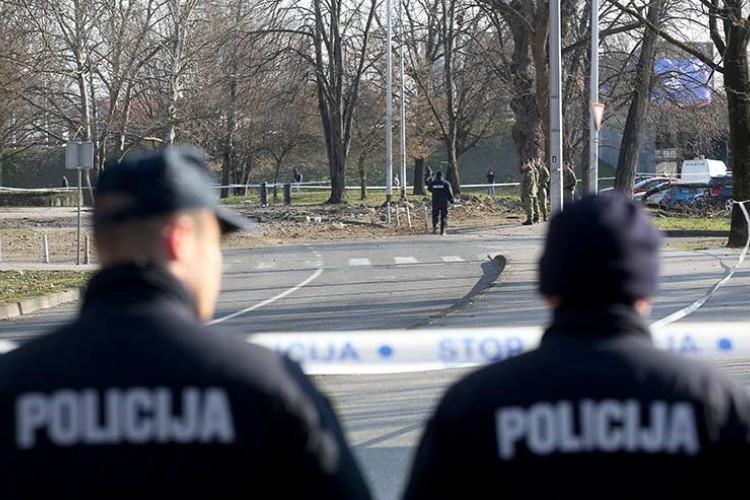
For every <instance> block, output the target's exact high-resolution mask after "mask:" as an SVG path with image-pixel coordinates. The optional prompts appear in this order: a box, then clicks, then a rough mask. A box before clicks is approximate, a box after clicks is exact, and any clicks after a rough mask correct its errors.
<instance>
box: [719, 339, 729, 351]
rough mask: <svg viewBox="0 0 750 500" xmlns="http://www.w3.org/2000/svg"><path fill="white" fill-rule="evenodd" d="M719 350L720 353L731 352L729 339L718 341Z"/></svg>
mask: <svg viewBox="0 0 750 500" xmlns="http://www.w3.org/2000/svg"><path fill="white" fill-rule="evenodd" d="M719 350H721V351H731V350H732V340H731V339H719Z"/></svg>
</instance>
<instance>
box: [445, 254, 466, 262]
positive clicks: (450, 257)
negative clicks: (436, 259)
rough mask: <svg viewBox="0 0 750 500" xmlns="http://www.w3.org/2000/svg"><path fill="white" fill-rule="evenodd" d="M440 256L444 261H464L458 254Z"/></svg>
mask: <svg viewBox="0 0 750 500" xmlns="http://www.w3.org/2000/svg"><path fill="white" fill-rule="evenodd" d="M440 258H441V259H443V262H463V261H464V259H462V258H461V257H459V256H458V255H446V256H443V257H440Z"/></svg>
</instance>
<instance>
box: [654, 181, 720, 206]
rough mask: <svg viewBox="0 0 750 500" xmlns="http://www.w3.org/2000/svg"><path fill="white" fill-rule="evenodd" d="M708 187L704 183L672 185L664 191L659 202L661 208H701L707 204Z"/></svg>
mask: <svg viewBox="0 0 750 500" xmlns="http://www.w3.org/2000/svg"><path fill="white" fill-rule="evenodd" d="M709 196H710V195H709V187H708V184H705V183H702V182H701V183H693V182H683V183H679V184H672V185H671V187H669V188H668V189H666V190H665V191H664V196H663V197H662V199H661V200H660V201H659V206H660V207H661V208H675V209H682V208H690V207H697V206H701V205H703V204H705V203H707V202H708V199H709Z"/></svg>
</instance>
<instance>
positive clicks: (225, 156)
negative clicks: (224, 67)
mask: <svg viewBox="0 0 750 500" xmlns="http://www.w3.org/2000/svg"><path fill="white" fill-rule="evenodd" d="M233 65H234V68H235V71H233V72H232V75H231V76H230V77H229V106H228V108H229V109H228V113H227V135H226V137H225V140H224V151H223V152H222V165H221V197H222V198H227V197H229V184H230V183H231V178H230V177H231V176H230V174H231V173H232V172H234V135H235V132H236V130H237V77H236V74H237V72H236V68H237V65H236V63H235V64H233Z"/></svg>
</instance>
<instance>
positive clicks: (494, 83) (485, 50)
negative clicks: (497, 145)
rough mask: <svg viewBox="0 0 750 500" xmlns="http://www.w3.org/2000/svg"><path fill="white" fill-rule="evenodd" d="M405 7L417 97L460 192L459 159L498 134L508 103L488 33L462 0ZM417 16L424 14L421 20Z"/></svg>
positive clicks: (479, 17)
mask: <svg viewBox="0 0 750 500" xmlns="http://www.w3.org/2000/svg"><path fill="white" fill-rule="evenodd" d="M420 8H421V9H424V13H422V12H419V10H416V9H409V8H406V9H405V10H406V11H407V12H409V14H408V16H409V35H410V38H411V41H410V44H409V45H410V50H409V58H410V64H409V66H410V71H409V75H410V76H411V77H412V79H413V80H414V81H415V83H416V85H417V87H418V90H419V94H418V95H417V96H416V98H418V99H423V100H424V101H423V102H424V103H426V104H427V107H428V108H429V110H430V111H431V113H432V117H433V120H434V122H435V124H436V128H437V130H438V131H439V136H440V139H441V140H442V142H443V144H444V145H445V151H446V156H447V159H448V172H447V175H446V177H447V179H448V181H449V182H450V183H451V185H452V187H453V190H454V192H455V193H457V194H458V193H460V192H461V187H460V173H459V158H460V157H461V156H462V155H463V154H464V153H466V152H467V151H469V150H471V149H472V148H474V147H476V146H477V144H479V142H480V141H481V140H482V139H486V138H488V137H491V136H494V135H496V134H497V133H498V130H499V128H498V123H499V119H500V116H501V114H502V110H503V106H504V104H505V102H506V100H505V96H504V94H503V92H502V87H501V85H499V81H498V80H497V78H495V75H494V74H493V73H492V71H491V70H490V68H489V66H488V65H487V63H486V61H487V59H488V58H489V57H491V56H490V51H489V46H490V44H491V37H489V36H487V34H486V31H487V21H486V18H485V16H484V15H483V13H482V12H481V11H480V10H479V9H477V8H476V7H470V6H468V5H464V4H462V3H461V2H460V0H438V1H434V2H431V3H430V2H424V3H421V4H420ZM420 18H423V20H422V19H420Z"/></svg>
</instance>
